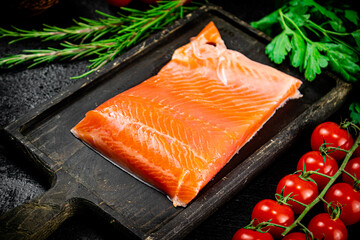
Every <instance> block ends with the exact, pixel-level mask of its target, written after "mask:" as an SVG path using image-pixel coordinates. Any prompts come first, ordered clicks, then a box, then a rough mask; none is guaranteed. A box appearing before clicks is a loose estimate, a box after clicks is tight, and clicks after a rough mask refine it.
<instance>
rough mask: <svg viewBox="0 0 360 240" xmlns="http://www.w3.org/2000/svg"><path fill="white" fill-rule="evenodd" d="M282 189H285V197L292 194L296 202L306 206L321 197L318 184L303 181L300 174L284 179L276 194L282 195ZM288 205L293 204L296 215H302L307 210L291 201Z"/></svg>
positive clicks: (287, 176)
mask: <svg viewBox="0 0 360 240" xmlns="http://www.w3.org/2000/svg"><path fill="white" fill-rule="evenodd" d="M282 189H284V194H283V195H284V196H287V195H288V194H290V193H291V196H293V199H294V200H296V201H299V202H302V203H304V204H310V203H311V202H312V201H313V200H314V199H315V198H316V197H317V196H318V195H319V191H318V188H317V186H316V184H315V183H313V182H311V181H307V180H303V179H301V178H300V177H299V175H298V174H290V175H286V176H285V177H283V178H282V179H281V180H280V182H279V183H278V185H277V188H276V193H277V194H280V193H281V191H282ZM288 203H289V204H291V208H292V210H293V211H294V213H295V214H300V213H301V212H302V211H303V210H304V208H305V207H304V206H301V205H300V204H298V203H295V202H294V201H291V200H290V201H289V202H288Z"/></svg>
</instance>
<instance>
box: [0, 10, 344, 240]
mask: <svg viewBox="0 0 360 240" xmlns="http://www.w3.org/2000/svg"><path fill="white" fill-rule="evenodd" d="M209 21H214V22H215V24H216V26H217V27H218V29H219V31H220V33H221V35H222V38H223V39H224V41H225V44H226V45H227V47H228V48H229V49H234V50H237V51H240V52H242V53H243V54H245V55H246V56H248V57H249V58H251V59H253V60H256V61H258V62H262V63H265V64H268V65H271V66H274V67H276V68H278V69H280V70H281V71H284V72H286V73H288V74H290V75H293V76H295V77H298V78H300V79H301V75H300V74H299V73H298V72H297V71H296V70H294V69H292V68H290V67H289V66H287V65H281V66H275V65H274V64H272V63H271V62H270V61H269V59H268V58H267V57H266V56H265V55H264V48H265V45H266V43H267V42H268V41H269V38H268V37H266V36H265V35H264V34H262V33H261V32H259V31H256V30H254V29H252V28H251V27H250V26H249V25H248V24H246V23H245V22H243V21H241V20H239V19H237V18H236V17H234V16H232V15H230V14H229V13H227V12H224V11H223V10H221V9H220V8H218V7H216V6H205V7H202V8H201V9H200V10H199V11H196V12H194V13H192V14H190V15H188V16H187V17H186V18H184V19H182V20H180V21H178V22H176V23H175V24H173V25H172V26H171V27H169V28H167V29H166V30H164V31H162V32H160V33H158V34H156V35H154V36H152V37H150V38H149V39H147V40H146V41H144V42H143V43H141V44H139V45H138V46H137V47H135V48H134V49H132V50H130V51H129V52H127V53H125V54H124V55H122V56H121V57H119V58H118V59H117V60H116V61H115V62H114V64H112V65H109V66H107V67H105V68H103V69H102V70H101V71H100V72H98V73H97V74H95V76H93V77H91V78H85V79H82V80H78V81H77V82H76V83H75V84H74V85H73V86H72V87H70V88H69V89H68V90H66V91H64V92H63V93H61V94H60V95H59V96H57V97H55V98H54V99H52V100H51V101H49V102H47V103H45V104H43V105H41V106H39V107H38V108H36V109H34V110H33V111H31V112H30V113H28V114H26V115H24V116H23V117H22V118H21V119H18V120H17V121H15V122H14V123H12V124H11V125H9V126H8V127H6V129H5V132H6V133H7V135H8V136H9V139H10V140H11V142H12V143H13V145H14V146H16V147H17V148H18V149H20V150H21V151H23V152H24V153H25V154H26V155H27V156H29V158H30V159H31V161H32V162H33V163H34V165H35V166H36V167H37V168H39V169H40V170H42V171H43V172H45V173H46V174H47V176H48V177H49V181H50V185H51V188H50V189H49V190H48V191H47V192H46V193H45V194H44V195H42V196H40V197H38V198H36V199H33V200H31V201H30V202H28V203H25V204H23V205H21V206H19V207H17V208H15V209H13V210H12V211H10V212H8V213H6V214H4V215H3V216H1V218H0V234H1V235H0V236H1V237H6V238H7V239H10V238H16V239H20V238H24V239H31V238H33V239H41V238H45V237H46V236H48V235H49V234H51V232H52V231H54V230H55V229H57V228H58V226H59V225H60V224H61V223H63V222H64V221H65V220H66V219H68V218H69V217H71V216H73V215H74V214H77V213H78V212H79V211H80V209H82V210H83V209H86V210H88V211H93V212H96V214H97V216H99V218H102V219H103V220H104V219H105V220H106V221H108V223H109V224H111V225H114V226H115V227H116V228H118V229H120V230H121V231H123V232H124V234H127V236H129V237H134V238H140V239H178V238H182V237H184V236H185V235H186V234H187V233H189V232H190V231H191V230H192V229H194V228H195V227H196V226H197V225H198V224H199V223H200V222H201V221H203V220H204V219H206V218H207V217H208V216H209V215H210V214H212V213H213V212H214V211H215V210H216V209H217V208H218V207H219V206H221V205H222V204H223V203H224V202H226V201H227V200H228V199H229V198H231V197H232V196H233V195H234V194H235V193H237V192H238V191H240V190H241V189H242V188H243V187H244V186H245V185H246V183H248V182H249V181H251V179H252V178H253V177H254V176H256V175H257V174H259V173H260V172H261V170H262V169H264V168H266V167H267V166H269V165H270V164H271V163H272V162H273V161H274V160H276V157H277V156H278V155H279V154H281V153H282V152H283V151H284V150H285V149H286V148H287V147H289V146H290V144H291V143H292V142H293V140H294V139H295V138H296V135H297V134H298V133H299V132H300V131H302V130H303V129H305V128H306V127H308V126H309V125H314V124H316V123H318V122H320V121H322V120H324V119H325V118H327V117H328V116H330V115H331V114H332V113H334V112H335V111H336V110H337V109H338V108H339V107H340V106H341V105H342V103H343V102H344V101H345V99H346V97H347V96H348V94H349V92H350V91H351V85H350V84H346V83H344V82H342V81H341V80H339V79H337V78H336V77H335V76H332V75H331V74H324V75H323V76H322V77H321V78H320V79H318V80H317V81H316V82H314V83H309V82H307V81H303V82H304V84H303V86H302V87H301V89H300V91H301V93H302V94H303V97H302V98H301V99H297V100H291V101H289V102H287V103H286V104H285V106H284V107H283V108H281V109H279V110H278V111H277V112H276V113H275V115H274V116H273V117H272V118H271V119H270V120H269V121H268V122H267V123H266V124H265V125H264V127H263V128H262V129H261V130H260V131H259V132H258V133H257V134H256V136H255V137H254V138H252V140H251V141H250V142H249V143H248V144H246V145H245V146H244V147H243V148H242V149H241V150H240V151H239V153H238V154H237V155H235V156H234V157H233V159H232V160H231V161H230V162H229V163H228V164H227V165H226V166H225V167H224V169H222V170H221V171H220V173H219V174H218V175H217V176H216V177H215V178H214V179H213V180H212V181H211V182H210V183H209V184H208V185H207V186H206V187H205V188H204V189H203V190H202V191H201V192H200V194H199V195H198V197H197V198H196V199H195V200H194V201H193V202H192V203H191V204H189V205H188V206H187V207H186V208H174V207H173V206H172V203H171V202H170V201H169V200H168V199H167V198H166V197H165V196H164V195H163V194H161V193H160V192H158V191H156V190H154V189H152V188H150V187H148V186H147V185H145V184H143V183H141V182H139V181H138V180H136V179H135V178H133V177H132V176H130V175H129V174H127V173H125V172H123V171H122V170H120V169H119V168H118V167H116V166H114V165H113V164H111V163H110V162H109V161H107V160H105V159H104V158H102V157H101V156H99V155H98V154H97V153H95V152H94V151H92V150H91V149H89V148H88V147H87V146H85V145H84V144H83V143H81V142H80V141H79V140H77V139H76V138H75V137H74V136H73V135H72V134H71V133H70V129H71V128H72V127H73V126H74V125H75V124H76V123H78V122H79V121H80V120H81V119H82V118H83V117H84V115H85V113H86V112H87V111H89V110H91V109H94V108H95V107H96V106H98V105H100V104H101V103H103V102H104V101H105V100H107V99H109V98H111V97H113V96H115V95H117V94H118V93H120V92H122V91H124V90H126V89H128V88H131V87H133V86H135V85H137V84H139V83H140V82H142V81H144V80H146V79H147V78H149V77H150V76H152V75H155V74H156V73H157V72H158V71H159V70H160V68H161V67H162V66H164V65H165V64H166V63H167V62H168V61H169V60H170V58H171V56H172V53H173V51H174V50H175V49H176V48H178V47H180V46H182V45H184V44H186V43H187V42H188V41H189V39H190V38H191V37H192V36H195V35H197V34H198V33H199V32H200V31H201V29H202V28H203V27H204V26H205V25H206V24H207V23H208V22H209ZM94 221H96V219H94Z"/></svg>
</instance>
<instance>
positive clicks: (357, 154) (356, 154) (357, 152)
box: [353, 146, 360, 157]
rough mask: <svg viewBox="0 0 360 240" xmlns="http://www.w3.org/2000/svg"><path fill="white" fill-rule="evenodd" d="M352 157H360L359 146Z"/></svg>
mask: <svg viewBox="0 0 360 240" xmlns="http://www.w3.org/2000/svg"><path fill="white" fill-rule="evenodd" d="M353 157H360V146H358V147H357V148H356V149H355V151H354V153H353Z"/></svg>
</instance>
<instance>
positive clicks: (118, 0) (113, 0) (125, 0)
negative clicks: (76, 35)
mask: <svg viewBox="0 0 360 240" xmlns="http://www.w3.org/2000/svg"><path fill="white" fill-rule="evenodd" d="M106 1H107V3H108V4H110V5H111V6H114V7H125V6H127V5H129V4H130V3H131V2H132V0H106ZM140 1H141V2H143V3H146V4H157V3H158V2H159V1H160V0H140ZM190 2H191V0H186V1H185V2H184V4H188V3H190Z"/></svg>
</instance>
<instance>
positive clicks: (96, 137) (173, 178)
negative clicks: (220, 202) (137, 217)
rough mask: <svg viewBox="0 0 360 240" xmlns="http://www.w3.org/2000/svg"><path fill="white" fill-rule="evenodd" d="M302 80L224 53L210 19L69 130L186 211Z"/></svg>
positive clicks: (295, 94) (236, 54)
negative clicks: (150, 71) (154, 70)
mask: <svg viewBox="0 0 360 240" xmlns="http://www.w3.org/2000/svg"><path fill="white" fill-rule="evenodd" d="M301 83H302V82H301V81H300V80H298V79H296V78H294V77H291V76H289V75H287V74H285V73H282V72H280V71H278V70H276V69H274V68H272V67H269V66H266V65H263V64H260V63H257V62H254V61H252V60H250V59H248V58H247V57H245V56H244V55H242V54H241V53H239V52H237V51H233V50H229V49H227V48H226V46H225V44H224V42H223V40H222V39H221V36H220V33H219V31H218V29H217V28H216V26H215V25H214V23H213V22H210V23H209V24H208V25H207V26H206V27H205V28H204V29H203V30H202V31H201V32H200V33H199V34H198V36H196V37H194V38H192V39H191V41H190V42H189V43H188V44H186V45H184V46H182V47H180V48H178V49H177V50H175V52H174V54H173V56H172V59H171V61H170V62H169V63H167V64H166V65H165V66H164V67H163V68H162V69H161V70H160V72H159V73H158V74H157V75H155V76H153V77H151V78H149V79H147V80H145V81H144V82H142V83H141V84H139V85H137V86H135V87H133V88H131V89H128V90H126V91H125V92H122V93H120V94H118V95H117V96H115V97H113V98H111V99H110V100H108V101H106V102H105V103H103V104H101V105H100V106H98V107H97V108H96V109H95V110H92V111H89V112H88V113H86V116H85V118H84V119H83V120H81V121H80V122H79V123H78V124H77V125H76V126H75V127H74V128H73V129H72V130H71V132H72V133H73V134H74V135H75V136H76V137H78V138H79V139H81V140H82V141H84V142H85V143H87V144H88V145H90V146H91V147H92V148H94V149H95V150H96V151H98V152H99V153H101V154H102V155H104V156H105V157H106V158H108V159H110V160H111V161H113V162H114V163H116V164H117V165H120V166H121V167H122V168H123V169H125V170H126V171H128V172H130V173H132V174H134V175H135V176H137V177H138V178H140V179H142V180H143V181H145V182H146V183H148V184H150V185H152V186H154V187H155V188H157V189H159V190H161V191H163V192H164V193H166V194H167V195H168V197H169V198H170V199H171V200H172V202H173V205H174V206H175V207H176V206H184V207H185V206H186V205H187V204H189V203H190V202H191V201H192V200H193V199H194V198H195V197H196V196H197V194H198V193H199V191H200V190H201V189H202V188H203V187H204V186H205V185H206V184H207V183H208V182H209V181H210V180H211V179H212V178H213V177H214V176H215V175H216V174H217V173H218V172H219V171H220V170H221V169H222V168H223V167H224V165H225V164H226V163H227V162H228V161H229V160H230V159H231V158H232V156H233V155H234V154H236V153H237V152H238V151H239V149H240V148H241V147H242V146H243V145H244V144H245V143H246V142H248V141H249V139H250V138H251V137H253V136H254V134H255V133H256V132H257V131H258V130H259V129H260V128H261V127H262V126H263V124H264V123H265V122H266V121H267V120H268V119H269V118H270V117H271V116H272V115H273V114H274V112H275V111H276V109H277V108H279V107H281V106H282V105H283V104H284V103H285V101H287V100H288V99H290V98H299V97H301V94H300V92H299V91H298V89H299V87H300V85H301Z"/></svg>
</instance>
